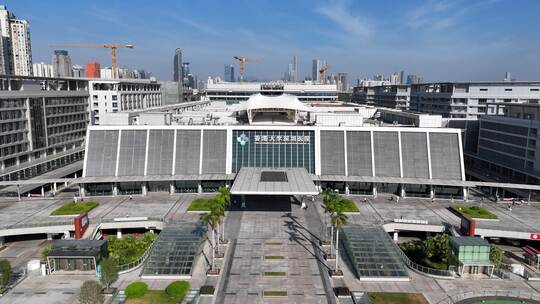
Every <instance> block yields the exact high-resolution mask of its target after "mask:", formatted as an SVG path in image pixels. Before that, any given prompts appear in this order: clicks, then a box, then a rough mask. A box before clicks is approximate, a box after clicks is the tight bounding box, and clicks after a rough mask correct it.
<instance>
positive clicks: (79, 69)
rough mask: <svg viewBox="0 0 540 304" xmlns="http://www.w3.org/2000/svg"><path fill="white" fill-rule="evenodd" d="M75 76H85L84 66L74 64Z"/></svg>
mask: <svg viewBox="0 0 540 304" xmlns="http://www.w3.org/2000/svg"><path fill="white" fill-rule="evenodd" d="M72 71H73V77H77V78H83V77H84V68H83V67H82V66H80V65H74V66H73V69H72Z"/></svg>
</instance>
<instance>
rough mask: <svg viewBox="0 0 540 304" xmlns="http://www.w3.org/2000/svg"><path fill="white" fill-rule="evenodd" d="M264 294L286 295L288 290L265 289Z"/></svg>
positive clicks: (270, 295) (273, 295) (271, 295)
mask: <svg viewBox="0 0 540 304" xmlns="http://www.w3.org/2000/svg"><path fill="white" fill-rule="evenodd" d="M263 296H265V297H286V296H287V292H286V291H280V290H265V291H263Z"/></svg>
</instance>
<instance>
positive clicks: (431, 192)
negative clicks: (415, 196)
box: [429, 185, 435, 198]
mask: <svg viewBox="0 0 540 304" xmlns="http://www.w3.org/2000/svg"><path fill="white" fill-rule="evenodd" d="M429 197H430V198H435V187H434V186H433V185H429Z"/></svg>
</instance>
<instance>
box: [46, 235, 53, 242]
mask: <svg viewBox="0 0 540 304" xmlns="http://www.w3.org/2000/svg"><path fill="white" fill-rule="evenodd" d="M52 239H53V235H52V233H47V241H52Z"/></svg>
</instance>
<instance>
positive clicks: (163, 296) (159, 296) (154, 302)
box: [126, 290, 179, 304]
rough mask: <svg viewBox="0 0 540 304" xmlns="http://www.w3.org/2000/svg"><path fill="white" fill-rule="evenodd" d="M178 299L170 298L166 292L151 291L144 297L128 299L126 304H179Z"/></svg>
mask: <svg viewBox="0 0 540 304" xmlns="http://www.w3.org/2000/svg"><path fill="white" fill-rule="evenodd" d="M177 303H179V301H178V298H174V297H171V296H169V295H168V294H167V293H166V292H165V290H149V291H147V292H146V294H145V295H144V297H142V298H139V299H128V300H127V301H126V304H177Z"/></svg>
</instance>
